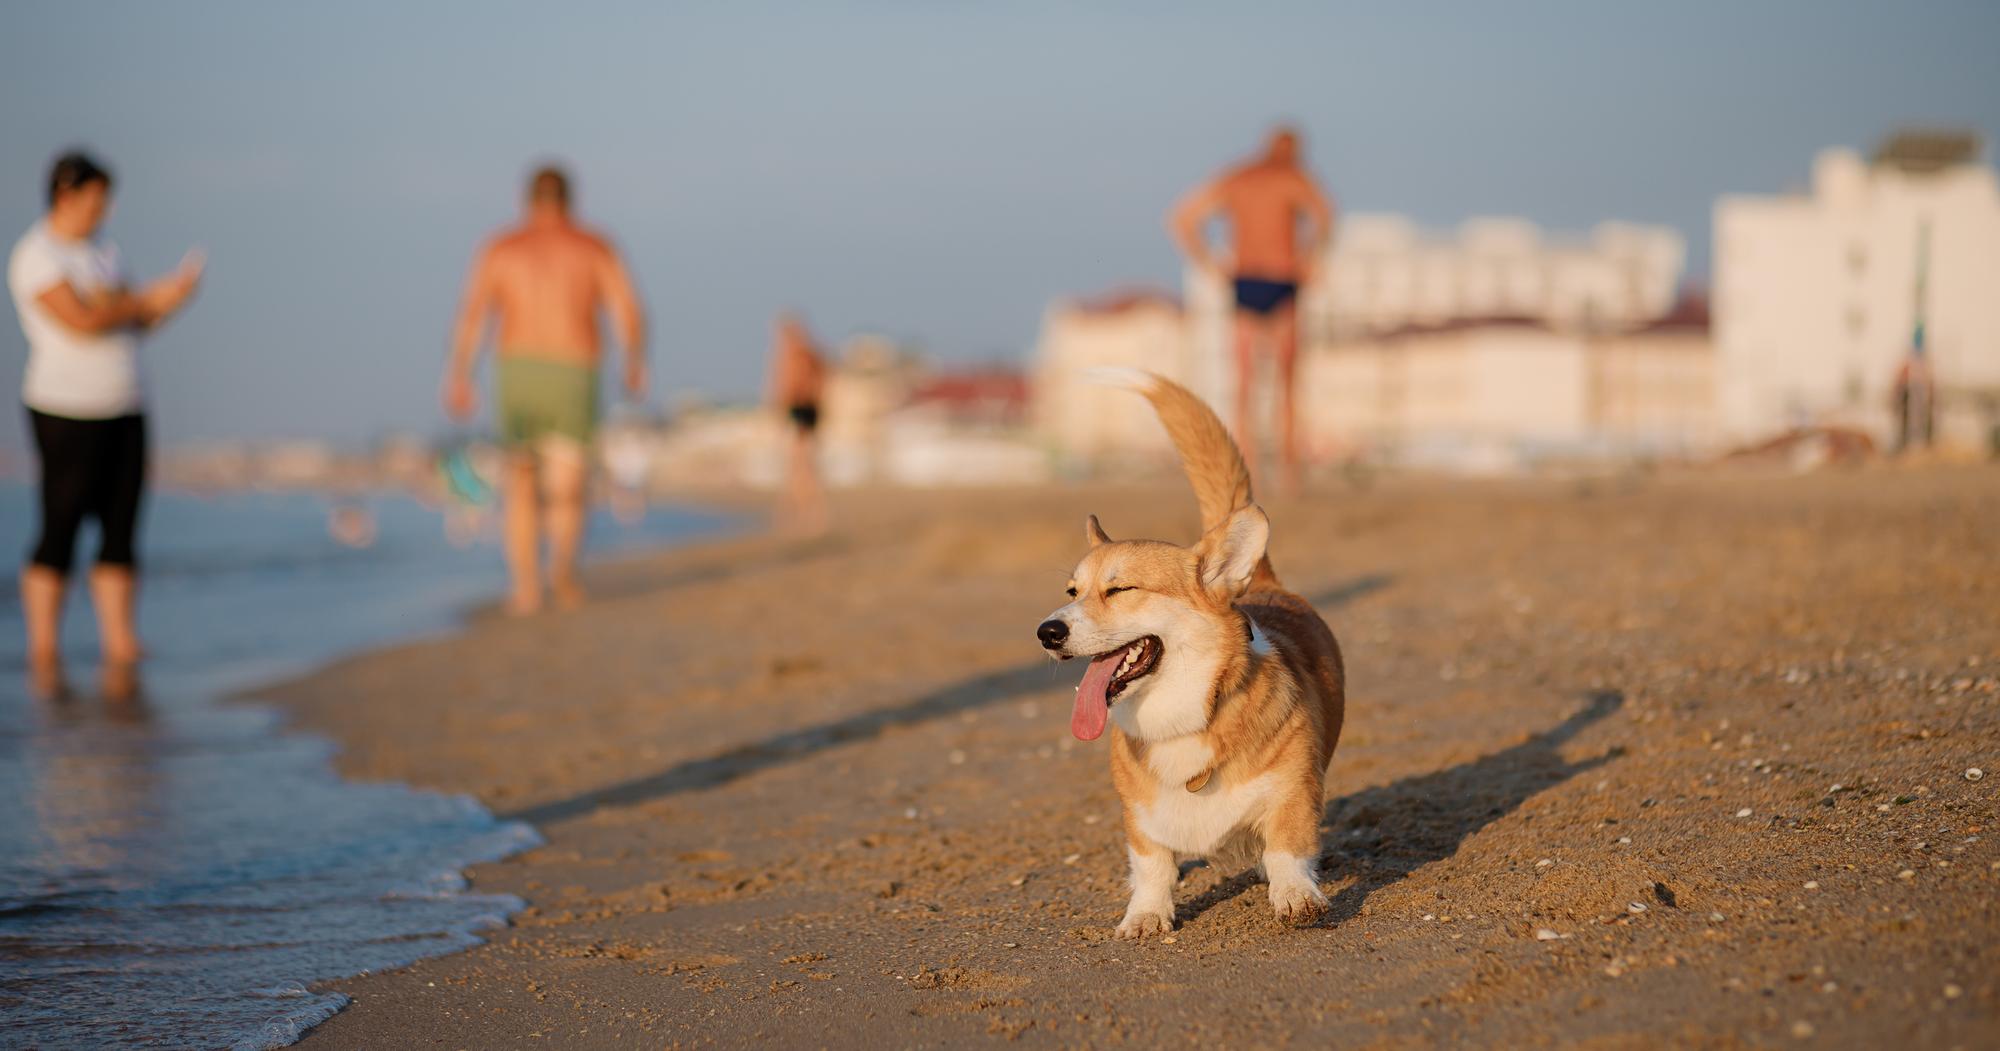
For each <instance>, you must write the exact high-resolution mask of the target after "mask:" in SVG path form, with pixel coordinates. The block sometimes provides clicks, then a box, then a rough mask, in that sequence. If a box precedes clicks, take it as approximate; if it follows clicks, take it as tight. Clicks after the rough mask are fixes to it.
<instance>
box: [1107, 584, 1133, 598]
mask: <svg viewBox="0 0 2000 1051" xmlns="http://www.w3.org/2000/svg"><path fill="white" fill-rule="evenodd" d="M1137 590H1139V589H1138V588H1137V587H1134V586H1133V585H1131V584H1120V585H1119V586H1117V587H1115V588H1105V589H1104V597H1105V598H1110V597H1111V596H1113V595H1116V594H1118V593H1119V592H1121V591H1137Z"/></svg>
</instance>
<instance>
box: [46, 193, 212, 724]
mask: <svg viewBox="0 0 2000 1051" xmlns="http://www.w3.org/2000/svg"><path fill="white" fill-rule="evenodd" d="M110 211H111V173H110V172H109V171H108V170H106V169H105V167H104V166H103V165H101V164H99V163H97V161H95V160H94V159H92V158H91V157H89V156H87V155H85V154H82V153H67V154H64V155H63V156H61V157H58V158H56V161H55V164H54V165H53V166H52V167H51V168H50V170H49V180H48V212H47V214H45V215H43V216H42V218H41V219H39V220H37V221H36V222H35V225H33V226H31V227H29V228H28V232H27V233H26V234H24V235H22V237H21V239H20V240H19V241H17V242H15V244H14V251H13V254H12V256H10V257H9V259H8V262H7V288H8V290H9V291H10V292H11V293H12V294H13V297H14V310H15V313H17V314H18V315H19V316H20V318H21V331H22V333H23V334H24V335H25V336H26V337H27V340H28V370H27V375H26V376H25V377H24V378H23V379H22V381H21V400H22V402H24V403H25V404H26V406H27V409H28V426H29V429H30V430H32V431H33V432H34V439H35V450H36V452H37V453H38V454H39V456H40V460H41V528H40V533H39V535H38V537H37V539H36V541H35V547H34V550H33V552H32V553H30V555H29V556H28V564H27V566H26V567H24V568H23V569H22V571H21V610H22V613H23V616H24V619H25V620H26V622H27V630H28V658H29V668H30V671H31V673H32V674H33V675H34V678H35V680H36V685H37V688H38V689H41V690H43V691H44V692H54V691H55V690H57V689H59V688H60V685H61V659H60V653H61V640H60V638H59V632H60V629H61V625H62V608H63V599H64V596H65V594H66V593H67V591H68V582H69V571H70V566H71V564H72V562H73V561H74V558H75V548H76V534H77V530H78V528H79V527H80V526H81V525H82V524H83V521H84V519H86V518H94V519H96V520H97V524H98V527H99V530H100V534H99V541H98V548H97V564H96V565H95V566H94V567H92V569H91V572H90V597H91V603H92V604H93V605H94V606H95V607H96V610H97V624H98V637H99V642H100V645H101V647H102V649H103V656H104V661H105V666H106V681H107V683H111V682H116V681H126V682H129V681H131V666H132V665H133V664H134V663H135V662H137V661H138V659H139V657H140V655H141V651H140V647H139V632H138V625H137V618H136V607H137V592H138V584H137V577H136V573H137V567H138V552H137V550H136V548H135V546H134V541H135V538H136V534H137V532H138V528H139V507H140V501H141V498H142V496H143V494H144V490H145V485H146V391H145V381H144V376H143V370H142V369H141V368H140V363H139V337H140V336H142V335H144V334H145V333H146V332H148V331H150V330H152V329H155V328H157V327H159V326H160V325H161V324H163V323H165V322H166V320H167V319H168V318H171V317H173V316H174V314H176V313H178V312H179V311H180V309H181V308H182V307H184V306H186V305H187V303H188V301H189V300H190V299H192V298H193V296H194V293H195V289H196V287H197V286H198V285H199V284H200V282H201V271H202V263H201V258H200V255H199V254H198V253H192V252H191V253H189V254H188V256H187V257H186V258H184V259H183V260H181V264H180V266H179V267H178V268H176V269H175V270H174V271H173V272H172V273H170V274H167V275H166V276H164V277H161V278H158V279H156V280H154V281H152V282H150V283H148V284H146V285H144V286H143V287H141V288H139V289H138V290H136V291H134V290H133V289H132V288H131V287H130V286H129V284H128V282H127V278H126V273H125V268H124V265H123V263H122V262H121V260H120V259H119V256H118V249H117V247H116V246H114V245H112V244H111V243H110V242H109V241H104V240H100V239H98V237H97V233H98V229H99V228H100V227H101V226H102V225H103V223H104V219H105V216H107V215H108V214H109V213H110ZM111 692H122V691H111Z"/></svg>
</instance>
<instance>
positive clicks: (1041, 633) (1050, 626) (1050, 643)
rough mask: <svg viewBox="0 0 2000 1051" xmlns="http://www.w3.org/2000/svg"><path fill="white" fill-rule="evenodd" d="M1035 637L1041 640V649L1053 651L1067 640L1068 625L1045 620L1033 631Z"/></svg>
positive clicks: (1057, 621)
mask: <svg viewBox="0 0 2000 1051" xmlns="http://www.w3.org/2000/svg"><path fill="white" fill-rule="evenodd" d="M1035 637H1036V638H1038V639H1040V640H1042V648H1043V649H1049V650H1052V649H1055V648H1057V647H1058V646H1061V645H1062V644H1063V642H1064V641H1065V640H1067V639H1068V638H1069V625H1067V624H1064V623H1063V622H1062V621H1059V620H1045V621H1043V622H1042V626H1041V627H1039V628H1036V629H1035Z"/></svg>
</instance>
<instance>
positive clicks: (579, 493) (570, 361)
mask: <svg viewBox="0 0 2000 1051" xmlns="http://www.w3.org/2000/svg"><path fill="white" fill-rule="evenodd" d="M600 308H603V309H606V310H608V311H609V312H610V314H611V318H612V320H613V321H614V322H615V323H616V324H617V326H618V332H619V336H620V337H621V339H622V340H623V342H624V346H625V390H626V393H627V394H629V395H630V396H631V397H633V398H634V399H637V398H641V397H643V396H644V395H645V391H646V355H645V338H646V322H645V317H644V314H643V312H642V310H641V308H640V306H639V297H638V295H637V293H635V292H634V291H633V289H632V279H631V277H630V276H629V275H627V274H626V272H625V264H624V263H623V261H621V260H620V259H619V258H618V253H617V251H616V250H615V249H613V248H612V247H611V244H610V242H608V241H606V240H605V239H604V238H602V237H600V236H598V235H597V234H595V233H593V232H591V231H589V230H586V229H584V228H583V227H581V226H578V225H577V224H576V221H575V219H574V218H572V216H571V215H570V210H569V179H568V177H567V176H565V175H564V174H563V173H562V171H561V170H559V169H556V168H543V169H542V170H540V171H538V172H536V173H535V175H534V178H533V179H531V180H530V181H529V183H528V202H527V216H526V218H525V220H524V221H523V222H522V223H521V225H520V226H517V227H515V228H514V229H511V230H505V231H502V232H501V233H500V234H499V235H498V236H497V237H495V238H494V239H493V240H492V241H490V242H488V243H487V245H486V247H485V248H484V249H483V250H481V252H480V253H479V258H478V259H477V260H476V261H475V262H474V263H473V265H472V276H471V277H470V278H469V279H468V280H467V282H466V289H465V305H464V308H463V310H462V311H461V312H460V314H459V319H458V329H457V332H456V334H455V336H454V338H453V340H452V351H451V361H450V364H448V365H447V366H446V368H445V377H444V407H445V411H446V412H447V413H449V414H450V415H451V416H452V417H453V418H454V419H458V420H465V419H469V418H470V417H471V416H472V413H473V410H474V408H475V407H476V401H477V399H476V395H475V394H474V392H473V384H472V370H473V365H474V364H475V363H476V362H477V360H478V357H479V347H480V343H481V342H482V337H483V336H484V334H485V330H486V321H487V317H488V315H490V314H493V313H496V312H497V313H498V314H499V315H500V332H499V340H498V350H497V351H496V353H495V359H496V368H495V372H496V379H497V383H496V386H497V388H498V392H497V393H498V398H497V401H498V416H499V424H500V437H501V441H502V443H503V444H504V445H505V446H506V449H507V454H508V455H507V469H506V478H505V480H504V481H503V482H502V484H501V495H502V500H503V502H504V504H505V507H506V522H505V533H506V549H507V570H508V574H509V575H510V576H511V577H512V578H513V588H512V591H511V593H510V597H509V599H508V602H507V609H508V611H509V612H511V613H514V614H517V615H522V614H528V613H533V612H535V611H536V610H539V609H540V608H541V605H542V581H541V573H540V567H539V565H538V561H539V559H538V555H539V554H540V548H541V537H542V534H543V533H544V532H546V533H547V535H548V540H549V590H550V591H551V592H552V593H553V594H554V596H555V599H556V602H557V603H558V604H560V605H563V606H574V605H576V604H578V603H580V602H581V601H582V600H583V590H582V588H581V587H580V586H579V585H578V583H577V577H576V556H577V549H578V547H579V546H580V545H581V543H582V540H583V518H584V489H585V484H586V483H587V482H588V481H589V475H590V456H589V452H590V441H591V437H592V435H593V434H594V433H595V431H596V428H597V365H598V358H599V356H600V352H599V346H600V339H599V336H598V311H599V309H600ZM538 495H539V497H540V500H538V499H537V496H538Z"/></svg>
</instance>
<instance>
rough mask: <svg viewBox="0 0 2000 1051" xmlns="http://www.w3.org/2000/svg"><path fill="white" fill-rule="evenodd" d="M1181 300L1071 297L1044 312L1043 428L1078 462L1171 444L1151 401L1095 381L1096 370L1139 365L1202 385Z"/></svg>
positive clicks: (1037, 396)
mask: <svg viewBox="0 0 2000 1051" xmlns="http://www.w3.org/2000/svg"><path fill="white" fill-rule="evenodd" d="M1194 366H1195V361H1194V356H1193V353H1192V345H1191V341H1190V339H1189V333H1188V329H1187V327H1186V325H1185V324H1184V323H1183V318H1182V312H1181V305H1180V303H1179V301H1177V300H1176V299H1175V298H1174V297H1173V296H1172V295H1171V294H1169V293H1166V292H1160V291H1156V290H1152V289H1122V290H1118V291H1114V292H1110V293H1107V294H1105V295H1101V296H1097V297H1095V298H1090V299H1074V300H1063V301H1060V302H1057V303H1055V304H1054V305H1052V306H1050V307H1049V308H1048V310H1047V311H1046V312H1045V313H1044V314H1043V315H1042V331H1041V337H1040V339H1039V340H1038V341H1037V342H1036V344H1035V350H1034V364H1033V370H1032V374H1031V376H1030V381H1031V385H1032V391H1033V402H1032V405H1031V411H1030V416H1031V422H1032V425H1033V427H1034V430H1035V433H1036V434H1037V435H1039V436H1040V438H1041V439H1042V441H1043V442H1045V443H1046V444H1047V445H1048V446H1049V447H1050V448H1051V449H1052V450H1053V451H1054V453H1055V454H1056V457H1057V459H1058V461H1059V462H1061V463H1062V464H1064V465H1066V466H1070V467H1083V466H1090V465H1095V464H1100V463H1102V462H1104V461H1105V460H1106V459H1116V458H1118V457H1121V456H1125V455H1131V454H1148V455H1149V454H1152V453H1157V452H1163V451H1165V450H1166V449H1167V448H1168V447H1169V446H1168V443H1167V436H1166V432H1165V431H1164V430H1162V429H1161V428H1160V425H1159V422H1158V421H1157V420H1156V419H1154V417H1153V411H1152V409H1151V408H1150V407H1148V406H1147V405H1146V403H1145V402H1144V401H1143V400H1142V399H1140V398H1137V397H1134V396H1133V395H1132V394H1131V393H1129V392H1126V391H1120V390H1116V389H1113V388H1110V387H1106V386H1103V385H1102V384H1098V383H1093V382H1091V381H1090V380H1089V379H1087V378H1086V376H1085V374H1086V373H1087V372H1088V371H1089V370H1090V369H1093V368H1105V367H1112V368H1136V369H1145V370H1147V371H1150V372H1157V373H1159V374H1160V375H1163V376H1166V377H1168V378H1170V379H1173V380H1176V381H1179V382H1181V383H1186V384H1189V385H1190V386H1196V387H1199V386H1200V384H1199V383H1198V382H1197V379H1196V375H1195V367H1194Z"/></svg>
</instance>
